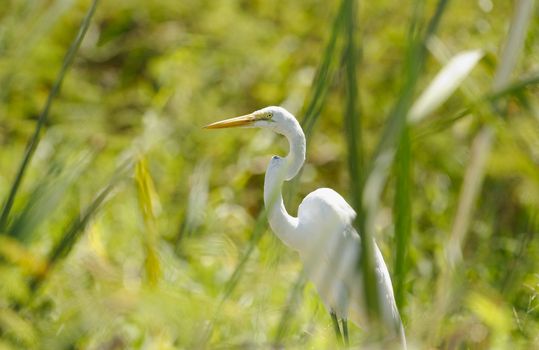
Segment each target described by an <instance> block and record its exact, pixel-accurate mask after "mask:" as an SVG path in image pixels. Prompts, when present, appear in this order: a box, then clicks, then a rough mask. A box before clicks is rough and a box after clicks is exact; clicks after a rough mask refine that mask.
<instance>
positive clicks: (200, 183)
mask: <svg viewBox="0 0 539 350" xmlns="http://www.w3.org/2000/svg"><path fill="white" fill-rule="evenodd" d="M210 172H211V169H210V163H209V162H207V161H203V162H201V163H200V164H198V165H197V166H196V168H195V170H194V172H193V175H192V176H191V179H190V181H191V186H190V187H191V189H190V190H189V199H188V202H187V208H186V212H185V215H184V216H183V220H182V224H181V227H180V231H179V233H178V236H177V238H176V243H175V244H176V246H177V247H176V248H178V244H179V242H180V241H181V239H182V237H185V236H189V235H190V234H191V233H193V232H194V231H196V230H197V229H198V228H199V226H200V225H201V224H202V223H203V220H204V214H205V211H206V205H207V204H208V192H209V175H210Z"/></svg>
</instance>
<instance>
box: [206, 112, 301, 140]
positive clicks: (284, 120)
mask: <svg viewBox="0 0 539 350" xmlns="http://www.w3.org/2000/svg"><path fill="white" fill-rule="evenodd" d="M297 125H298V122H297V121H296V118H294V116H293V115H292V114H291V113H290V112H288V111H287V110H286V109H284V108H282V107H276V106H271V107H265V108H262V109H259V110H258V111H255V112H253V113H250V114H246V115H242V116H240V117H235V118H230V119H225V120H221V121H218V122H215V123H212V124H209V125H206V126H205V127H204V128H206V129H223V128H235V127H244V128H262V129H269V130H271V131H274V132H277V133H280V134H286V130H287V129H289V128H291V127H296V126H297Z"/></svg>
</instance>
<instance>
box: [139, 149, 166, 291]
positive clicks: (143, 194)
mask: <svg viewBox="0 0 539 350" xmlns="http://www.w3.org/2000/svg"><path fill="white" fill-rule="evenodd" d="M135 183H136V185H137V193H138V202H139V205H140V209H141V211H142V217H143V220H144V224H145V227H146V232H145V235H144V244H145V249H146V261H145V267H146V274H147V277H148V281H149V282H150V285H156V284H157V282H158V281H159V278H160V276H161V265H160V263H159V257H158V255H157V234H158V232H157V224H156V219H155V209H156V208H157V207H158V200H157V198H158V197H157V193H156V191H155V186H154V184H153V180H152V177H151V175H150V172H149V170H148V165H147V163H146V160H145V159H144V157H142V156H140V157H139V160H138V162H137V164H136V168H135Z"/></svg>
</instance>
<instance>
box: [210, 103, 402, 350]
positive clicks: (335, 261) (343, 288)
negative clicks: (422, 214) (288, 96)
mask: <svg viewBox="0 0 539 350" xmlns="http://www.w3.org/2000/svg"><path fill="white" fill-rule="evenodd" d="M231 127H252V128H262V129H269V130H271V131H274V132H276V133H278V134H281V135H284V136H285V137H286V138H287V139H288V142H289V144H290V150H289V152H288V155H287V156H286V157H279V156H273V157H272V158H271V161H270V162H269V165H268V168H267V170H266V176H265V180H264V204H265V206H266V210H267V213H268V221H269V224H270V226H271V228H272V230H273V232H274V233H275V234H276V235H277V237H279V238H280V239H281V241H283V243H284V244H285V245H287V246H288V247H290V248H292V249H294V250H296V251H297V252H298V253H299V255H300V257H301V259H302V261H303V264H304V266H305V271H306V273H307V275H308V277H309V278H310V279H311V281H312V282H313V283H314V285H315V286H316V289H317V291H318V293H319V295H320V298H321V299H322V301H323V303H324V305H325V306H326V308H327V310H328V312H329V313H330V314H331V316H332V320H333V323H334V326H335V330H336V332H338V334H340V328H339V324H338V319H340V320H341V324H342V328H343V333H344V335H345V340H347V336H348V329H347V323H346V320H348V319H350V320H351V321H352V322H354V323H355V324H356V325H358V326H359V327H362V328H364V329H365V328H367V327H368V323H367V314H366V306H365V298H364V296H363V290H364V289H363V286H362V277H361V273H360V271H359V270H358V269H357V266H358V259H359V257H360V253H361V252H360V237H359V235H358V233H357V231H356V230H355V229H354V227H353V225H352V224H353V221H354V218H355V216H356V213H355V211H354V210H353V209H352V207H351V206H350V205H349V204H348V203H347V202H346V200H345V199H344V198H343V197H341V196H340V195H339V194H338V193H337V192H335V191H334V190H332V189H329V188H320V189H317V190H316V191H314V192H311V193H310V194H308V195H307V196H306V197H305V199H303V201H302V203H301V204H300V206H299V209H298V217H293V216H291V215H290V214H288V212H287V210H286V208H285V206H284V203H283V197H282V193H281V192H282V185H283V182H284V181H290V180H291V179H292V178H294V177H295V176H296V175H297V174H298V172H299V170H300V169H301V167H302V166H303V163H304V162H305V151H306V144H305V135H304V133H303V130H302V129H301V126H300V125H299V123H298V121H297V120H296V118H295V117H294V116H293V115H292V114H291V113H290V112H288V111H287V110H286V109H284V108H282V107H266V108H263V109H260V110H258V111H256V112H253V113H251V114H247V115H244V116H240V117H235V118H230V119H226V120H223V121H219V122H215V123H212V124H210V125H207V126H206V127H205V128H207V129H221V128H231ZM373 243H374V242H373ZM373 246H374V267H375V272H376V277H377V278H376V279H377V290H378V294H379V295H378V296H379V302H380V311H381V320H382V324H383V325H384V327H385V328H386V332H385V333H386V334H387V338H388V339H393V340H397V341H399V342H400V343H401V344H402V346H403V348H406V340H405V336H404V328H403V325H402V322H401V319H400V316H399V312H398V309H397V305H396V303H395V298H394V296H393V287H392V285H391V279H390V277H389V272H388V270H387V267H386V264H385V262H384V258H383V257H382V254H381V252H380V250H379V249H378V246H377V245H376V243H374V244H373ZM338 336H339V335H338Z"/></svg>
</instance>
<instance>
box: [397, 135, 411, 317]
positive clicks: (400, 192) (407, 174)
mask: <svg viewBox="0 0 539 350" xmlns="http://www.w3.org/2000/svg"><path fill="white" fill-rule="evenodd" d="M411 158H412V156H411V149H410V130H409V128H408V127H405V128H404V130H403V134H402V138H401V140H400V144H399V147H398V148H397V159H396V162H395V180H396V189H395V202H394V206H393V212H394V216H395V260H394V261H395V267H394V275H395V301H396V302H397V306H398V307H399V310H401V316H402V315H403V313H402V309H403V307H404V306H405V305H406V300H405V298H404V296H405V295H406V293H405V282H406V274H407V271H408V244H409V243H408V242H409V240H410V235H411V231H412V201H411V182H412V171H411V165H410V163H411Z"/></svg>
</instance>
